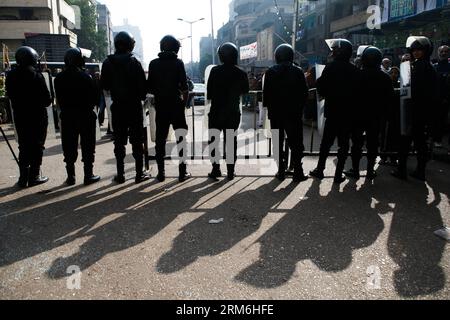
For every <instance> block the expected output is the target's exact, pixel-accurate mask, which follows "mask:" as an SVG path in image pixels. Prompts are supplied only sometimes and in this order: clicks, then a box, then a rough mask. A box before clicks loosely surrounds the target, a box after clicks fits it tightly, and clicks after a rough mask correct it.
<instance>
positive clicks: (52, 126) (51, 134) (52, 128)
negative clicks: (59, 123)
mask: <svg viewBox="0 0 450 320" xmlns="http://www.w3.org/2000/svg"><path fill="white" fill-rule="evenodd" d="M42 75H43V76H44V79H45V84H46V85H47V89H48V91H49V92H50V96H51V97H52V104H51V105H50V106H49V107H47V115H48V126H47V140H55V139H56V123H55V116H54V114H55V113H54V111H55V110H54V107H55V103H54V101H55V93H54V90H53V81H54V78H53V77H52V76H51V75H50V73H48V72H43V73H42Z"/></svg>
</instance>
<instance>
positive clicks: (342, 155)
mask: <svg viewBox="0 0 450 320" xmlns="http://www.w3.org/2000/svg"><path fill="white" fill-rule="evenodd" d="M336 139H337V142H338V148H339V149H338V163H337V166H336V173H341V172H342V171H343V170H344V166H345V161H346V160H347V157H348V151H349V148H350V143H349V139H350V126H349V124H348V123H346V122H345V121H341V120H338V119H326V121H325V128H324V132H323V137H322V143H321V145H320V156H319V163H318V165H317V169H318V170H320V171H323V170H325V166H326V162H327V158H328V156H329V154H330V150H331V147H332V146H333V144H334V141H335V140H336Z"/></svg>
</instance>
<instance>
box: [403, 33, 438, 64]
mask: <svg viewBox="0 0 450 320" xmlns="http://www.w3.org/2000/svg"><path fill="white" fill-rule="evenodd" d="M406 48H407V49H408V50H409V52H410V53H413V52H414V51H416V50H419V51H423V53H424V55H425V58H427V59H429V58H430V57H431V55H432V54H433V43H432V42H431V41H430V39H428V38H427V37H423V36H411V37H409V38H408V40H407V41H406Z"/></svg>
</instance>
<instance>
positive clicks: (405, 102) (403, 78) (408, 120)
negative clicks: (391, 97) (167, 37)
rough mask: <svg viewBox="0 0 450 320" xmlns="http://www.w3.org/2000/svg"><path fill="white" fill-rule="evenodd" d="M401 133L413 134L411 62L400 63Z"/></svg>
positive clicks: (405, 134)
mask: <svg viewBox="0 0 450 320" xmlns="http://www.w3.org/2000/svg"><path fill="white" fill-rule="evenodd" d="M400 83H401V88H400V133H401V135H402V136H410V135H411V134H412V110H411V109H412V101H411V63H410V62H409V61H406V62H403V63H402V64H401V65H400Z"/></svg>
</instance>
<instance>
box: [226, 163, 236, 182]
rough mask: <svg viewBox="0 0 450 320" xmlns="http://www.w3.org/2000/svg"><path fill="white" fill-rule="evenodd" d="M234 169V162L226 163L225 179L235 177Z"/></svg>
mask: <svg viewBox="0 0 450 320" xmlns="http://www.w3.org/2000/svg"><path fill="white" fill-rule="evenodd" d="M234 169H235V165H234V164H227V179H228V180H230V181H232V180H234V178H236V173H235V172H234Z"/></svg>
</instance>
